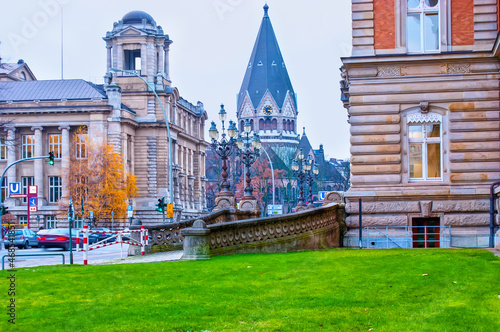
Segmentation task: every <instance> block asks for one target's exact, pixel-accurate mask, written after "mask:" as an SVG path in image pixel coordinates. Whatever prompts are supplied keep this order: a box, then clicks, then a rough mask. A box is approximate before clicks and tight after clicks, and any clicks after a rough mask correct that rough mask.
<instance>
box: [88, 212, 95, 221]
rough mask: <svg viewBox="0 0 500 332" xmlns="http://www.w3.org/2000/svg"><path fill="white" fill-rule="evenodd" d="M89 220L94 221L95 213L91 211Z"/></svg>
mask: <svg viewBox="0 0 500 332" xmlns="http://www.w3.org/2000/svg"><path fill="white" fill-rule="evenodd" d="M89 219H90V220H92V219H94V211H89Z"/></svg>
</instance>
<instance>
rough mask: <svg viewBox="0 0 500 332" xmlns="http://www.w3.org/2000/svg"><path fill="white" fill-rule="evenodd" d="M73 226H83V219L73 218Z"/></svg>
mask: <svg viewBox="0 0 500 332" xmlns="http://www.w3.org/2000/svg"><path fill="white" fill-rule="evenodd" d="M73 227H75V228H83V220H82V219H75V220H74V221H73Z"/></svg>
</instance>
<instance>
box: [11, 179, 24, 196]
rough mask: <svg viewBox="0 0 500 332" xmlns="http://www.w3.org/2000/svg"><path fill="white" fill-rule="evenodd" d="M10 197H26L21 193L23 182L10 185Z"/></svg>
mask: <svg viewBox="0 0 500 332" xmlns="http://www.w3.org/2000/svg"><path fill="white" fill-rule="evenodd" d="M9 197H11V198H19V197H26V195H23V194H22V193H21V182H10V183H9Z"/></svg>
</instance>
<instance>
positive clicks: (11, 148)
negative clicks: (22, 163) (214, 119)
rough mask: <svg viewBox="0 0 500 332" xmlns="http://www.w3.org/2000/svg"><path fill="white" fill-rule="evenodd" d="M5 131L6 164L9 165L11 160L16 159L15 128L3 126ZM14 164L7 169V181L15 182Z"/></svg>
mask: <svg viewBox="0 0 500 332" xmlns="http://www.w3.org/2000/svg"><path fill="white" fill-rule="evenodd" d="M5 130H6V131H7V142H5V143H6V144H8V146H7V164H8V165H10V164H12V163H13V162H15V161H16V145H15V143H14V142H15V139H16V128H14V127H7V128H5ZM16 168H17V167H16V166H12V167H11V168H10V169H9V170H8V171H7V183H8V182H16V178H17V174H16Z"/></svg>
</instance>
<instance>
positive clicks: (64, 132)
mask: <svg viewBox="0 0 500 332" xmlns="http://www.w3.org/2000/svg"><path fill="white" fill-rule="evenodd" d="M69 129H70V127H69V126H60V127H59V130H61V140H62V142H61V145H62V146H61V182H62V198H63V199H66V198H69V192H68V183H69V151H70V144H69Z"/></svg>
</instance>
